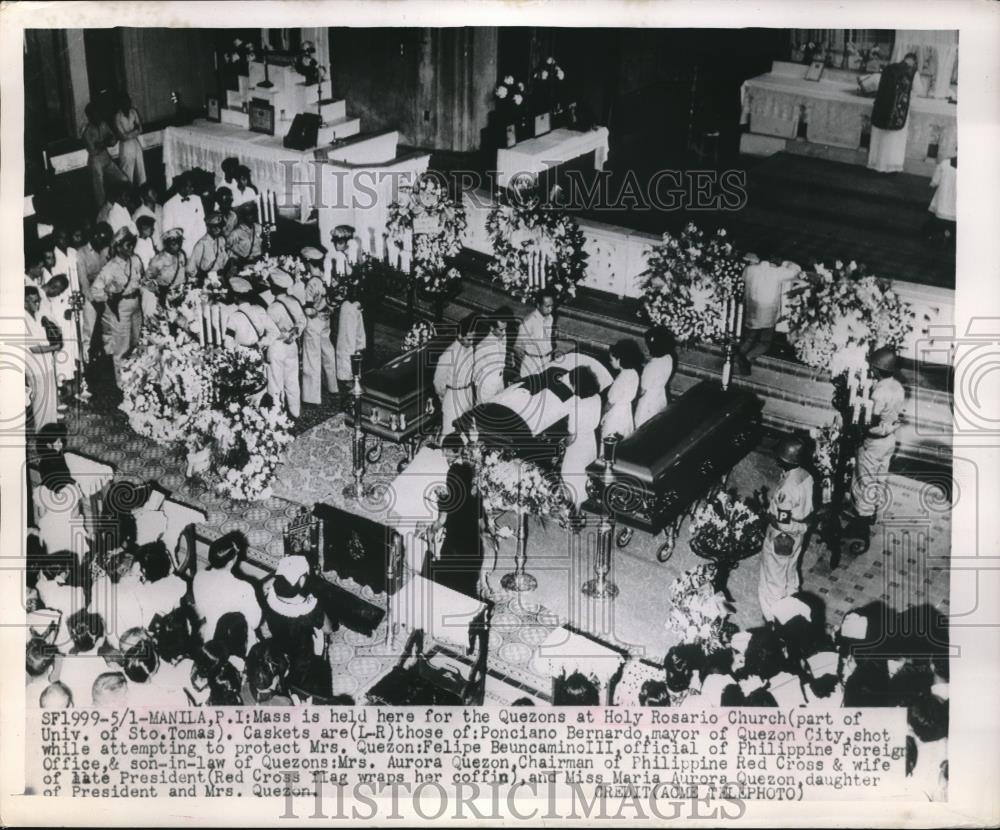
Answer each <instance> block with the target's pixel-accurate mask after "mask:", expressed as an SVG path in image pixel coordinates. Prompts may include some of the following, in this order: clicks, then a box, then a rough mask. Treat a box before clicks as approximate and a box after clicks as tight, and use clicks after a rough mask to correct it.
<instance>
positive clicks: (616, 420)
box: [601, 369, 639, 438]
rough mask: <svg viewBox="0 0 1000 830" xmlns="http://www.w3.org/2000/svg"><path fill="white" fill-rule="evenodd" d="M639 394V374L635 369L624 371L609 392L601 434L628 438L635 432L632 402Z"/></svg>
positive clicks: (619, 374)
mask: <svg viewBox="0 0 1000 830" xmlns="http://www.w3.org/2000/svg"><path fill="white" fill-rule="evenodd" d="M637 394H639V373H638V372H637V371H636V370H635V369H622V370H621V371H620V372H619V373H618V377H616V378H615V382H614V383H612V384H611V388H610V389H609V390H608V411H607V412H605V413H604V418H603V419H602V420H601V434H602V435H605V436H607V435H614V434H615V433H617V434H618V435H620V436H621V437H622V438H628V437H629V436H630V435H631V434H632V433H633V432H635V419H634V418H633V417H632V402H633V401H634V400H635V396H636V395H637Z"/></svg>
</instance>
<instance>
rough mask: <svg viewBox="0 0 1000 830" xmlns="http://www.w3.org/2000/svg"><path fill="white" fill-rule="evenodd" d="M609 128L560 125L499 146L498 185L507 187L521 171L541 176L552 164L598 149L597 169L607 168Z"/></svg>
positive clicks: (595, 155) (555, 164)
mask: <svg viewBox="0 0 1000 830" xmlns="http://www.w3.org/2000/svg"><path fill="white" fill-rule="evenodd" d="M608 136H609V133H608V128H607V127H597V128H596V129H593V130H587V131H585V132H579V131H577V130H567V129H562V128H560V129H558V130H552V132H550V133H546V134H545V135H541V136H538V138H529V139H528V140H527V141H522V142H521V143H519V144H515V145H514V146H513V147H508V148H506V149H500V150H497V185H498V186H499V187H506V186H507V184H508V182H510V180H511V178H512V177H513V176H515V175H517V174H518V173H530V174H531V175H533V176H536V177H537V176H538V174H539V173H541V172H542V171H544V170H547V169H548V168H550V167H556V166H557V165H560V164H563V163H564V162H567V161H570V160H571V159H575V158H578V157H579V156H583V155H586V154H587V153H590V152H593V153H594V169H595V170H603V169H604V163H605V162H606V161H607V160H608Z"/></svg>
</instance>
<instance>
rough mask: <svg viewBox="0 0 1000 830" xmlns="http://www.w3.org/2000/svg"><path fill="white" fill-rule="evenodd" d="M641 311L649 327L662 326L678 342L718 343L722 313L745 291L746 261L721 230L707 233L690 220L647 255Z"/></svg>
mask: <svg viewBox="0 0 1000 830" xmlns="http://www.w3.org/2000/svg"><path fill="white" fill-rule="evenodd" d="M646 263H647V268H646V273H645V279H644V281H643V309H644V311H645V314H646V316H647V317H648V318H649V320H650V321H651V322H653V323H656V324H658V325H662V326H666V327H667V328H668V329H670V331H671V332H673V334H674V337H675V338H676V339H677V341H678V342H680V343H688V342H692V341H699V342H716V343H721V342H722V341H723V339H724V338H725V336H726V320H725V314H724V309H725V308H726V303H727V301H728V300H730V299H731V298H734V297H737V298H738V297H740V296H741V295H742V292H743V268H744V266H745V264H746V262H745V260H744V257H743V255H742V254H740V253H739V252H738V251H736V249H735V248H734V247H733V245H732V243H730V241H729V238H728V234H727V233H726V231H725V229H720V230H718V231H716V232H715V233H714V234H712V235H708V234H706V233H705V232H704V231H702V230H701V229H700V228H698V227H697V226H696V225H695V224H694V223H691V222H689V223H688V224H687V225H686V226H685V227H684V229H683V230H682V231H681V232H680V234H678V235H677V236H674V235H672V234H670V233H665V234H663V241H662V242H661V243H660V244H659V245H657V246H656V247H654V248H652V249H651V250H650V251H649V253H648V254H647V257H646Z"/></svg>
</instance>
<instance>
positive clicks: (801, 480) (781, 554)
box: [757, 467, 813, 620]
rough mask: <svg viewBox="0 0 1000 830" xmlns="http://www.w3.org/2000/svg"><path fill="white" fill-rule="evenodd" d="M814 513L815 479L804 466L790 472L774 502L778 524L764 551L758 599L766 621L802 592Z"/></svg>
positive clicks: (768, 534) (769, 534) (773, 526)
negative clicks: (805, 549)
mask: <svg viewBox="0 0 1000 830" xmlns="http://www.w3.org/2000/svg"><path fill="white" fill-rule="evenodd" d="M812 511H813V479H812V476H811V475H809V473H808V472H807V471H806V470H804V469H802V468H801V467H796V468H795V469H793V470H789V471H788V472H787V473H785V476H784V478H782V479H781V484H779V485H778V489H777V490H776V491H775V493H774V496H773V498H772V499H771V503H770V506H769V508H768V512H769V513H770V514H771V516H772V517H774V518H775V519H776V520H777V524H770V525H768V528H767V532H766V533H765V534H764V546H763V548H762V549H761V552H760V581H759V583H758V586H757V597H758V599H759V600H760V610H761V612H762V613H763V614H764V619H765V620H773V619H774V605H775V603H777V602H778V601H779V600H782V599H784V598H785V597H787V596H790V595H792V594H794V593H795V592H796V591H798V590H799V585H800V581H799V571H798V562H799V557H800V556H801V555H802V542H803V539H804V538H805V535H806V531H807V530H808V529H809V526H808V524H807V523H806V520H807V519H808V518H809V516H810V514H811V513H812ZM776 542H777V543H778V544H775V543H776Z"/></svg>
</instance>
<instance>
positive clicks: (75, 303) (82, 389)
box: [70, 291, 90, 400]
mask: <svg viewBox="0 0 1000 830" xmlns="http://www.w3.org/2000/svg"><path fill="white" fill-rule="evenodd" d="M70 303H71V305H70V308H71V309H72V311H73V327H74V329H75V331H76V344H77V348H76V371H77V375H78V376H79V378H80V380H79V384H78V386H77V393H76V396H77V398H79V399H80V400H87V399H88V398H90V390H89V389H87V376H86V372H85V371H84V362H83V303H84V300H83V294H82V293H81V292H80V291H74V292H73V293H72V294H71V295H70Z"/></svg>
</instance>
